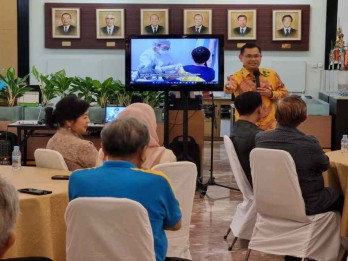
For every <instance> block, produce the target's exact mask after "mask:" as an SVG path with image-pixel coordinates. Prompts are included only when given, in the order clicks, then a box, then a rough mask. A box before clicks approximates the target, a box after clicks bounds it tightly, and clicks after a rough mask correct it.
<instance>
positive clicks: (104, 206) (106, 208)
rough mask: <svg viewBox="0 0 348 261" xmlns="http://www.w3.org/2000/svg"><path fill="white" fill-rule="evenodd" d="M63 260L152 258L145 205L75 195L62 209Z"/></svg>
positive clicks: (120, 199)
mask: <svg viewBox="0 0 348 261" xmlns="http://www.w3.org/2000/svg"><path fill="white" fill-rule="evenodd" d="M65 222H66V224H67V235H66V253H67V261H96V260H98V261H109V260H115V261H134V260H144V261H155V260H156V257H155V253H154V240H153V235H152V229H151V224H150V221H149V217H148V214H147V211H146V209H145V208H144V207H143V206H142V205H141V204H140V203H138V202H136V201H133V200H130V199H126V198H108V197H106V198H105V197H104V198H103V197H101V198H88V197H86V198H77V199H74V200H72V201H71V202H70V203H69V205H68V207H67V210H66V212H65Z"/></svg>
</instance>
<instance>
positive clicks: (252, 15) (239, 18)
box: [227, 9, 257, 40]
mask: <svg viewBox="0 0 348 261" xmlns="http://www.w3.org/2000/svg"><path fill="white" fill-rule="evenodd" d="M256 20H257V16H256V9H250V10H227V24H228V26H227V30H228V32H227V40H256V29H257V28H256V26H257V23H256Z"/></svg>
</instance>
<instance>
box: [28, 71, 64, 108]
mask: <svg viewBox="0 0 348 261" xmlns="http://www.w3.org/2000/svg"><path fill="white" fill-rule="evenodd" d="M31 72H32V74H33V75H34V77H35V79H36V80H37V81H38V82H39V86H40V91H41V94H42V103H41V104H42V106H46V105H47V103H48V102H49V101H50V100H52V99H53V98H55V97H56V96H57V94H58V91H57V89H56V88H55V86H54V85H53V82H51V78H52V74H51V75H43V74H41V73H39V72H38V71H37V69H36V67H35V66H33V69H32V71H31Z"/></svg>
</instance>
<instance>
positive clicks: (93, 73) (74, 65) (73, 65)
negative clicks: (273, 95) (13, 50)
mask: <svg viewBox="0 0 348 261" xmlns="http://www.w3.org/2000/svg"><path fill="white" fill-rule="evenodd" d="M50 2H53V3H54V2H58V1H57V0H33V1H30V2H29V3H30V67H32V66H33V65H35V66H36V67H37V68H38V70H39V71H40V72H42V73H51V72H55V71H57V70H59V69H63V68H64V69H65V70H66V71H67V74H68V75H71V76H87V75H88V76H90V77H93V78H96V79H99V80H103V79H105V78H106V77H109V76H112V77H114V78H116V79H119V80H121V81H122V82H124V81H125V66H124V64H125V55H124V50H96V49H87V50H79V49H72V50H66V49H64V50H62V49H45V47H44V3H50ZM70 2H71V1H69V0H61V1H59V3H70ZM73 2H74V3H96V2H98V1H95V0H74V1H73ZM260 2H261V1H260V0H245V1H243V4H289V5H291V4H292V5H294V4H310V5H311V20H310V30H309V31H310V38H309V51H307V52H287V51H283V52H266V51H265V52H263V62H262V66H263V67H269V68H272V66H276V67H273V69H275V70H278V69H279V71H280V72H279V74H280V76H281V77H282V78H283V79H284V82H285V84H286V85H287V86H289V89H292V90H297V89H298V88H299V85H301V84H303V87H304V88H305V92H306V93H307V94H309V95H312V96H313V97H317V96H318V91H319V90H320V70H322V68H318V65H319V66H320V65H324V62H325V32H323V28H325V27H326V0H316V1H311V0H277V1H275V0H273V1H272V0H262V3H260ZM99 3H116V1H115V0H102V1H99ZM117 3H134V4H135V3H144V4H148V3H150V4H156V3H166V1H163V0H162V1H156V0H152V1H151V0H148V1H144V0H137V1H118V2H117ZM186 3H187V0H176V1H175V4H186ZM214 3H215V4H241V2H240V1H237V0H216V1H215V2H214ZM190 4H211V1H209V0H199V1H198V0H192V1H190ZM237 56H238V52H237V51H226V52H225V76H227V75H229V74H231V73H232V72H234V71H235V70H238V69H240V67H241V64H240V62H239V60H238V58H237ZM287 62H291V63H288V64H287ZM300 64H302V67H303V69H299V68H300V67H298V66H296V65H300ZM281 65H284V66H283V67H282V66H281ZM279 66H280V67H279ZM314 67H316V68H314ZM293 75H299V77H293ZM32 78H33V77H32ZM295 78H296V81H295V82H294V81H293V80H292V79H295ZM301 78H302V79H301ZM32 81H35V79H33V80H32ZM33 83H35V82H32V84H33ZM300 89H302V88H301V87H300Z"/></svg>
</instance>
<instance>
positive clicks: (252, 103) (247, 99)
mask: <svg viewBox="0 0 348 261" xmlns="http://www.w3.org/2000/svg"><path fill="white" fill-rule="evenodd" d="M261 105H262V99H261V95H260V93H258V92H252V91H250V92H243V93H241V94H240V95H238V96H237V97H236V99H235V100H234V106H235V108H236V110H237V111H238V113H239V115H242V116H243V115H250V114H252V113H253V112H254V111H255V110H256V109H257V108H258V107H260V106H261Z"/></svg>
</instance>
